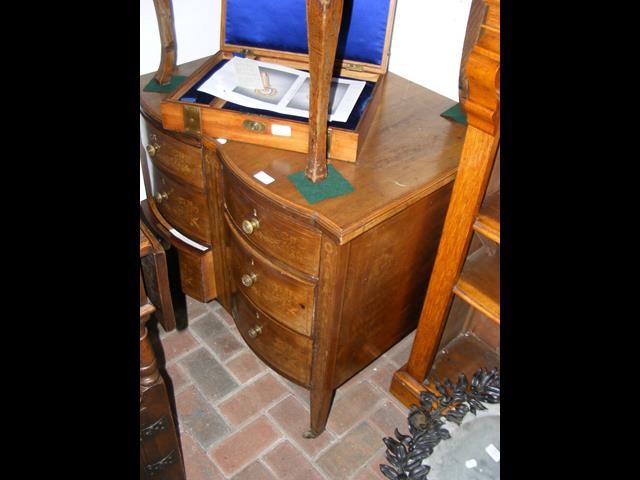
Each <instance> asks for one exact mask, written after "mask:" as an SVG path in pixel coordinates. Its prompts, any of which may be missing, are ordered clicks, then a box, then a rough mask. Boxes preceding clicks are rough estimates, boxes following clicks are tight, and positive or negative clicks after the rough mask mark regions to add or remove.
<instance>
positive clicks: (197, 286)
mask: <svg viewBox="0 0 640 480" xmlns="http://www.w3.org/2000/svg"><path fill="white" fill-rule="evenodd" d="M178 260H179V261H180V284H181V286H182V291H183V292H184V293H185V294H187V295H189V296H190V297H192V298H195V299H196V300H199V301H200V302H209V301H211V300H213V299H214V298H216V296H217V292H216V281H215V275H214V269H213V254H212V252H211V250H207V251H206V252H205V253H204V254H198V253H193V252H192V250H190V249H186V248H185V249H182V248H178Z"/></svg>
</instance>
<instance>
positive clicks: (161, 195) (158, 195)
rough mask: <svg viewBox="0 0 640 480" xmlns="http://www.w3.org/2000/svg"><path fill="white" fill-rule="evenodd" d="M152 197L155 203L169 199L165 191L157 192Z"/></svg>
mask: <svg viewBox="0 0 640 480" xmlns="http://www.w3.org/2000/svg"><path fill="white" fill-rule="evenodd" d="M154 198H155V199H156V203H162V202H163V201H164V200H169V194H167V192H158V193H156V196H155V197H154Z"/></svg>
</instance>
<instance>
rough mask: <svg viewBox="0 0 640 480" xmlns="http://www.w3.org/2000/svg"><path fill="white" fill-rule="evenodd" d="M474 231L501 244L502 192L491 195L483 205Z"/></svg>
mask: <svg viewBox="0 0 640 480" xmlns="http://www.w3.org/2000/svg"><path fill="white" fill-rule="evenodd" d="M473 229H474V230H475V231H476V232H478V233H480V234H481V235H484V236H485V237H487V238H489V239H491V240H493V241H494V242H496V243H497V244H498V245H499V244H500V190H498V191H497V192H495V193H493V194H492V195H489V197H487V198H486V199H485V201H484V202H483V203H482V207H481V208H480V213H479V214H478V218H477V219H476V221H475V223H474V224H473Z"/></svg>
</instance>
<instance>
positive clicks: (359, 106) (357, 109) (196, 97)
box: [180, 60, 376, 130]
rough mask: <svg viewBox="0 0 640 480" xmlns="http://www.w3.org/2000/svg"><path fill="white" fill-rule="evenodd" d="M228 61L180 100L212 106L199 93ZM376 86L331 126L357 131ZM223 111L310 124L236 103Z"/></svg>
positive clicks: (371, 84)
mask: <svg viewBox="0 0 640 480" xmlns="http://www.w3.org/2000/svg"><path fill="white" fill-rule="evenodd" d="M225 63H227V60H222V61H220V62H218V63H217V64H216V65H215V66H214V67H213V68H212V69H211V70H210V71H209V72H207V74H206V75H204V76H203V77H202V79H200V80H199V81H198V82H197V83H196V84H195V85H194V86H193V87H191V89H190V90H189V91H187V92H186V93H185V94H184V95H182V97H180V100H181V101H183V102H194V103H201V104H204V105H208V104H210V103H211V102H212V101H213V99H214V98H215V97H214V96H213V95H209V94H208V93H204V92H200V91H198V88H199V87H200V85H202V84H203V83H204V82H205V81H206V80H207V79H208V78H209V77H210V76H211V75H213V73H214V72H216V71H217V70H218V69H219V68H221V67H222V66H223V65H224V64H225ZM375 86H376V84H375V83H374V82H366V83H365V86H364V88H363V89H362V93H360V96H359V97H358V101H357V102H356V104H355V106H354V107H353V111H352V112H351V115H349V118H348V119H347V121H346V122H329V126H331V127H336V128H344V129H347V130H355V128H356V127H357V126H358V122H359V121H360V117H361V116H362V113H363V112H364V111H365V109H366V108H367V105H368V103H369V100H371V94H372V93H373V88H374V87H375ZM222 109H223V110H233V111H234V112H242V113H250V114H253V115H267V116H269V117H273V118H283V119H286V120H295V121H298V122H308V121H309V119H308V118H304V117H296V116H294V115H284V114H282V113H277V112H272V111H270V110H261V109H258V108H249V107H245V106H243V105H237V104H235V103H231V102H226V103H225V104H224V106H223V107H222Z"/></svg>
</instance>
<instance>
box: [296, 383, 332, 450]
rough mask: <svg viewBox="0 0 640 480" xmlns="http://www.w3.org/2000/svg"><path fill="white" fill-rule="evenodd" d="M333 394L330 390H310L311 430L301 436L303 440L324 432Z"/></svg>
mask: <svg viewBox="0 0 640 480" xmlns="http://www.w3.org/2000/svg"><path fill="white" fill-rule="evenodd" d="M335 393H336V391H335V389H330V388H328V389H327V388H317V389H315V390H314V389H313V388H312V389H311V428H310V429H309V430H307V431H306V432H304V433H303V434H302V436H303V437H304V438H315V437H317V436H318V435H320V434H321V433H322V432H324V429H325V427H326V426H327V419H328V418H329V410H331V404H332V403H333V396H334V395H335Z"/></svg>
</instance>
